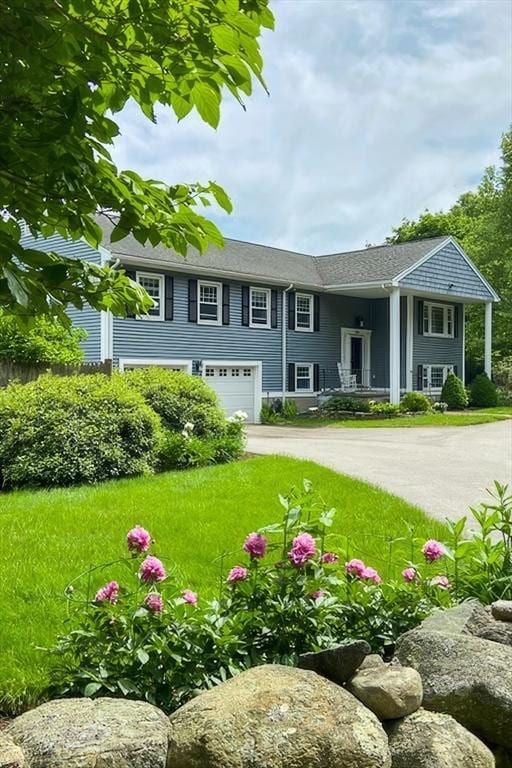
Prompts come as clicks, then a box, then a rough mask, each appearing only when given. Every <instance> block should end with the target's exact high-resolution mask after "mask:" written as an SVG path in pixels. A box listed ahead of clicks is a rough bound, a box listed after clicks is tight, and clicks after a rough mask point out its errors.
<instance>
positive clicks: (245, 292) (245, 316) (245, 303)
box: [242, 285, 249, 325]
mask: <svg viewBox="0 0 512 768" xmlns="http://www.w3.org/2000/svg"><path fill="white" fill-rule="evenodd" d="M242 325H249V286H248V285H242Z"/></svg>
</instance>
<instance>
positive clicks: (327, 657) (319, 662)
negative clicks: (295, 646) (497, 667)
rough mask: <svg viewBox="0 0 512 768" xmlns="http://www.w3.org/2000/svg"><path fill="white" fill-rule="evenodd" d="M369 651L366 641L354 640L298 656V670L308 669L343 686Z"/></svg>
mask: <svg viewBox="0 0 512 768" xmlns="http://www.w3.org/2000/svg"><path fill="white" fill-rule="evenodd" d="M370 651H371V648H370V646H369V645H368V643H367V642H366V640H354V642H352V643H348V644H347V645H338V646H336V648H329V649H328V650H325V651H318V653H303V654H301V655H300V656H299V662H298V666H299V669H309V670H310V671H311V672H316V673H317V674H318V675H322V677H326V678H327V679H328V680H332V682H333V683H337V684H338V685H343V683H346V682H347V680H350V678H351V677H352V675H353V674H354V673H355V672H356V670H357V669H358V668H359V667H360V666H361V663H362V661H363V659H364V658H365V656H367V655H368V654H369V653H370Z"/></svg>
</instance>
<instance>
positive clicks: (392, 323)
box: [389, 288, 400, 405]
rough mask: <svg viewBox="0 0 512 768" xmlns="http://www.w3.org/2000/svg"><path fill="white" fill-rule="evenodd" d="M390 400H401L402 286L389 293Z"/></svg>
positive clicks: (393, 401)
mask: <svg viewBox="0 0 512 768" xmlns="http://www.w3.org/2000/svg"><path fill="white" fill-rule="evenodd" d="M389 402H390V403H394V404H395V405H398V403H399V402H400V288H392V289H391V293H390V295H389Z"/></svg>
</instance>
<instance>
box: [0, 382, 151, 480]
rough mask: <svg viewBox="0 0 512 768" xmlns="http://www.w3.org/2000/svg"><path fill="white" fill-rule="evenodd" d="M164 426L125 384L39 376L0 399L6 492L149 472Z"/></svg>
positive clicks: (0, 446)
mask: <svg viewBox="0 0 512 768" xmlns="http://www.w3.org/2000/svg"><path fill="white" fill-rule="evenodd" d="M159 430H160V420H159V418H158V416H157V415H156V414H155V413H154V412H153V411H152V410H151V409H150V408H149V406H147V405H146V404H145V402H144V400H143V398H142V397H141V396H140V395H139V394H138V393H137V392H133V391H131V390H130V389H129V388H128V387H127V386H126V385H125V384H124V383H123V382H122V381H121V380H120V379H117V378H116V379H110V378H108V377H107V376H104V375H102V374H94V375H82V376H69V377H66V376H51V375H47V376H41V377H40V378H39V379H38V380H37V381H34V382H31V383H30V384H24V385H22V384H11V385H10V386H9V387H7V389H5V390H3V391H2V392H1V393H0V434H1V435H2V441H1V443H0V473H1V478H2V483H3V485H4V487H7V488H20V487H24V486H36V487H37V486H40V487H49V486H54V485H72V484H74V483H92V482H97V481H100V480H107V479H109V478H114V477H123V476H128V475H137V474H143V473H147V472H151V471H152V470H153V467H154V463H155V460H156V456H155V451H156V445H157V438H158V433H159Z"/></svg>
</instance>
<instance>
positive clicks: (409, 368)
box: [405, 296, 414, 392]
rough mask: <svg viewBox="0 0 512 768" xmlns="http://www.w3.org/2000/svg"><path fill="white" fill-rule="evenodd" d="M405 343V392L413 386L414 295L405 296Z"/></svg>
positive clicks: (409, 390)
mask: <svg viewBox="0 0 512 768" xmlns="http://www.w3.org/2000/svg"><path fill="white" fill-rule="evenodd" d="M406 338H407V345H406V385H405V388H406V390H407V392H412V390H413V388H414V384H413V381H414V378H413V376H414V371H413V365H414V296H407V334H406Z"/></svg>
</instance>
